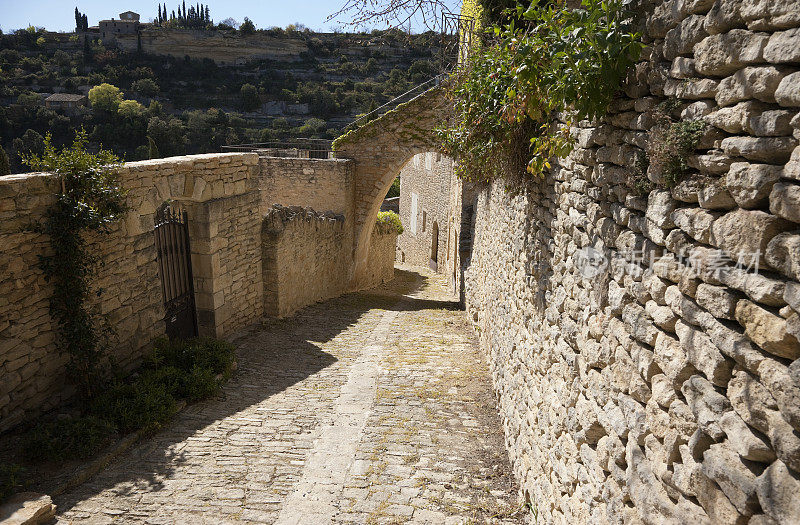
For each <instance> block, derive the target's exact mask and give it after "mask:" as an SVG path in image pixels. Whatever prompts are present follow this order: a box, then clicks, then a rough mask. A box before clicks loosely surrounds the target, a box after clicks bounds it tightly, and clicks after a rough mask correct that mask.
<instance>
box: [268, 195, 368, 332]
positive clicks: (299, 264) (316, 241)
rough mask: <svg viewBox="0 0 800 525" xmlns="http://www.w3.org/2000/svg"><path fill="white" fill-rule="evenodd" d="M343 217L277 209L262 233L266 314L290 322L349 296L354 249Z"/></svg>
mask: <svg viewBox="0 0 800 525" xmlns="http://www.w3.org/2000/svg"><path fill="white" fill-rule="evenodd" d="M347 239H348V235H347V232H346V231H345V221H344V216H343V215H337V214H334V213H333V212H328V213H317V212H315V211H314V210H313V209H312V208H310V207H309V208H301V207H299V206H290V207H284V206H280V205H277V204H276V205H274V206H273V207H272V208H271V209H270V211H269V212H268V213H267V214H266V217H265V218H264V222H263V230H262V253H263V256H262V261H263V267H264V270H263V275H264V313H265V315H268V316H272V317H285V316H287V315H291V314H292V313H294V312H296V311H297V310H299V309H300V308H303V307H304V306H308V305H309V304H313V303H315V302H317V301H322V300H325V299H329V298H331V297H335V296H337V295H340V294H342V293H344V292H345V291H346V290H347V279H343V278H342V273H343V272H345V273H346V272H347V270H348V268H349V265H350V262H351V260H352V259H351V251H352V249H351V244H349V243H348V242H347Z"/></svg>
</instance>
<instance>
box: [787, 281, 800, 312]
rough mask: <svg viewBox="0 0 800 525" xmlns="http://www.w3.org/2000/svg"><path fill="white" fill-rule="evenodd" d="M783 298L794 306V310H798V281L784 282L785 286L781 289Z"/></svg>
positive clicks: (799, 285)
mask: <svg viewBox="0 0 800 525" xmlns="http://www.w3.org/2000/svg"><path fill="white" fill-rule="evenodd" d="M783 300H784V301H786V304H788V305H789V306H791V307H792V308H794V311H795V312H800V283H794V282H788V283H786V287H785V288H784V290H783Z"/></svg>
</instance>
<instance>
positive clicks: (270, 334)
mask: <svg viewBox="0 0 800 525" xmlns="http://www.w3.org/2000/svg"><path fill="white" fill-rule="evenodd" d="M396 276H397V278H396V279H395V280H394V281H393V282H392V283H390V284H389V285H386V286H385V287H382V288H380V289H376V290H370V291H366V292H361V293H357V294H350V295H347V296H344V297H341V298H338V299H334V300H331V301H327V302H325V303H322V304H319V305H315V306H312V307H309V308H306V309H305V310H303V311H302V312H300V313H299V314H298V315H296V316H294V317H292V318H290V319H287V320H276V321H265V322H264V323H263V324H260V325H257V326H254V327H251V328H250V329H248V330H247V331H246V332H245V333H243V334H242V335H240V336H239V337H238V338H237V339H236V341H235V342H236V343H237V346H238V347H239V351H238V356H239V357H238V360H239V370H238V371H237V373H236V374H235V375H234V377H233V378H232V379H231V381H230V382H229V383H228V384H227V385H226V386H225V388H224V389H223V392H222V394H221V395H220V396H218V397H217V398H215V399H212V400H209V401H206V402H203V403H199V404H196V405H193V406H190V407H188V408H187V409H186V410H184V411H183V412H181V414H179V416H178V417H177V418H176V419H175V421H173V422H172V423H171V424H169V425H168V426H167V428H165V429H163V430H162V431H161V432H159V433H158V434H157V435H155V436H154V437H152V438H150V439H148V440H146V441H144V442H142V443H141V444H139V445H138V446H136V447H135V448H133V449H132V450H131V451H129V452H128V453H126V454H124V455H123V456H121V457H119V458H117V459H116V460H115V461H114V462H112V464H111V465H109V467H108V468H106V469H105V470H104V471H102V472H101V473H99V474H98V475H96V476H95V477H94V478H92V479H91V480H89V481H88V482H86V483H84V484H83V485H81V486H80V487H78V488H77V489H75V490H73V491H71V492H69V493H67V494H65V495H62V496H61V497H60V498H57V501H56V503H57V504H58V508H59V512H60V516H59V521H60V523H69V522H74V523H111V522H114V523H238V522H255V523H281V524H288V523H309V524H317V523H406V522H411V523H432V524H434V523H435V524H439V523H447V524H450V523H452V524H455V523H519V522H522V521H523V518H524V516H523V510H522V509H521V508H520V507H518V506H517V501H518V500H517V490H516V486H515V485H514V483H513V481H512V477H511V473H510V467H509V465H508V461H507V459H506V454H505V449H504V447H503V442H502V440H503V437H502V427H501V425H500V422H499V418H498V416H497V414H496V410H495V402H494V395H493V394H492V392H491V387H490V380H489V377H488V370H487V368H486V366H485V363H484V360H483V359H482V356H481V354H480V353H479V351H478V349H477V347H476V342H475V337H474V334H473V333H472V329H471V328H470V327H469V325H468V324H467V321H466V319H465V317H464V314H463V312H460V311H457V310H456V309H455V307H454V304H453V303H451V302H450V301H451V297H449V296H448V295H447V292H446V287H445V283H444V281H443V280H442V278H441V277H440V276H438V275H431V274H429V273H428V272H426V271H424V270H419V269H409V268H403V269H398V270H397V271H396Z"/></svg>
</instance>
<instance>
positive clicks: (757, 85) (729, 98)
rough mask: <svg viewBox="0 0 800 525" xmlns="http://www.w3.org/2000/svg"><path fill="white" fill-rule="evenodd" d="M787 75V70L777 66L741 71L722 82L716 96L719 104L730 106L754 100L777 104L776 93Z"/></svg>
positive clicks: (748, 68) (750, 68)
mask: <svg viewBox="0 0 800 525" xmlns="http://www.w3.org/2000/svg"><path fill="white" fill-rule="evenodd" d="M787 73H788V71H787V70H786V69H784V68H778V67H775V66H760V67H746V68H744V69H740V70H739V71H737V72H736V73H734V74H733V75H731V76H729V77H726V78H724V79H722V80H721V81H720V83H719V86H718V88H717V95H716V100H717V104H719V105H720V106H730V105H731V104H735V103H737V102H739V101H742V100H748V99H752V98H755V99H758V100H761V101H763V102H775V91H776V90H777V89H778V86H779V85H780V83H781V80H783V78H784V77H785V76H786V75H787Z"/></svg>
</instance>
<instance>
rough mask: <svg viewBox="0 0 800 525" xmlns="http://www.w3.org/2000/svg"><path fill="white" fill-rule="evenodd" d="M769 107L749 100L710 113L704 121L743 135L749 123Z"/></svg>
mask: <svg viewBox="0 0 800 525" xmlns="http://www.w3.org/2000/svg"><path fill="white" fill-rule="evenodd" d="M767 107H768V106H767V105H766V104H764V103H763V102H759V101H757V100H747V101H745V102H739V103H738V104H736V105H735V106H728V107H723V108H720V109H718V110H716V111H714V112H712V113H709V114H708V115H706V116H705V118H704V120H705V121H706V122H708V123H709V124H711V125H712V126H715V127H718V128H720V129H722V130H725V131H727V132H728V133H741V132H743V131H744V129H745V125H746V123H747V121H748V120H749V119H750V118H752V117H754V116H757V115H760V114H761V112H763V111H764V110H765V109H766V108H767Z"/></svg>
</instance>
